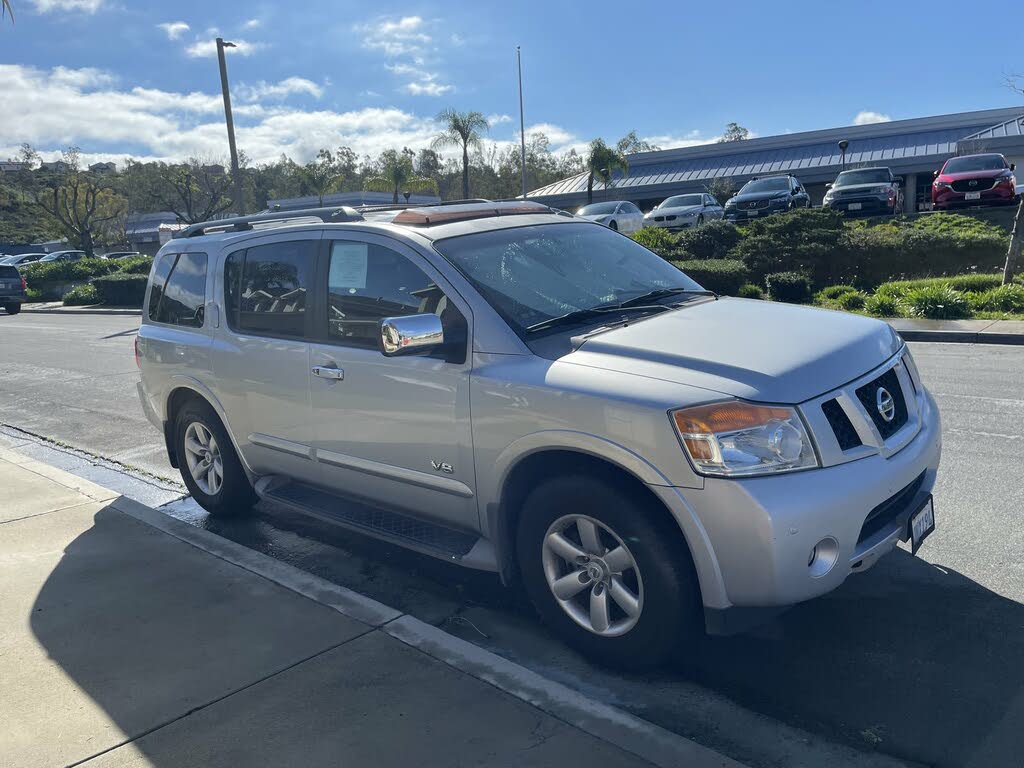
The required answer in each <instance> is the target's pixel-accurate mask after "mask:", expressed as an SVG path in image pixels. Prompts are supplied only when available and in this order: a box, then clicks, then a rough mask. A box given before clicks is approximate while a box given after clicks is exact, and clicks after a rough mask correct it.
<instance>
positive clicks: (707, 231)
mask: <svg viewBox="0 0 1024 768" xmlns="http://www.w3.org/2000/svg"><path fill="white" fill-rule="evenodd" d="M676 239H677V243H678V245H677V250H681V251H685V252H686V253H687V254H689V257H687V258H693V259H725V258H728V254H729V251H731V250H732V249H733V248H735V247H736V246H737V245H739V242H740V240H742V239H743V235H742V234H741V233H740V231H739V230H738V229H737V228H736V227H735V226H733V225H732V224H731V223H729V222H728V221H721V220H715V221H709V222H707V223H705V224H704V225H703V226H700V227H694V228H693V229H684V230H683V231H682V232H680V233H679V234H678V235H676Z"/></svg>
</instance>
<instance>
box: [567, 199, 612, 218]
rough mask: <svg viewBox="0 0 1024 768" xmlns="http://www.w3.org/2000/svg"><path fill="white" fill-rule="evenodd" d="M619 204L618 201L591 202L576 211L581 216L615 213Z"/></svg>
mask: <svg viewBox="0 0 1024 768" xmlns="http://www.w3.org/2000/svg"><path fill="white" fill-rule="evenodd" d="M618 205H619V203H618V201H616V202H612V203H591V204H590V205H584V206H583V207H582V208H580V209H579V210H578V211H576V213H577V214H579V215H580V216H595V215H597V214H599V213H615V209H616V208H617V207H618Z"/></svg>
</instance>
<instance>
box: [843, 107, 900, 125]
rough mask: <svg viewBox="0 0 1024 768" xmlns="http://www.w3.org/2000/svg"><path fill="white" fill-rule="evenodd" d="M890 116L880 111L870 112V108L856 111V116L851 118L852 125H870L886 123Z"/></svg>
mask: <svg viewBox="0 0 1024 768" xmlns="http://www.w3.org/2000/svg"><path fill="white" fill-rule="evenodd" d="M891 120H892V118H891V117H889V116H888V115H883V114H882V113H881V112H871V111H870V110H863V111H861V112H858V113H857V116H856V117H854V118H853V124H854V125H870V124H871V123H888V122H889V121H891Z"/></svg>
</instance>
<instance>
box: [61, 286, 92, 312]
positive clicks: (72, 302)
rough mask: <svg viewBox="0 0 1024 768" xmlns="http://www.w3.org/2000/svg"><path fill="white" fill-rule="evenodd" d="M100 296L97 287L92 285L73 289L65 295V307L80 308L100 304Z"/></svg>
mask: <svg viewBox="0 0 1024 768" xmlns="http://www.w3.org/2000/svg"><path fill="white" fill-rule="evenodd" d="M99 302H100V295H99V292H98V291H97V290H96V286H95V285H93V284H92V283H89V284H87V285H80V286H78V287H77V288H72V289H71V290H70V291H68V292H67V293H65V294H64V305H65V306H67V307H79V306H82V305H83V304H99Z"/></svg>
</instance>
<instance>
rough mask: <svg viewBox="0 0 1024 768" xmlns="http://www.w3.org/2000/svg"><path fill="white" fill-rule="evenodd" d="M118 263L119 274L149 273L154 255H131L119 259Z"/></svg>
mask: <svg viewBox="0 0 1024 768" xmlns="http://www.w3.org/2000/svg"><path fill="white" fill-rule="evenodd" d="M117 264H119V265H120V266H119V267H118V268H117V273H118V274H126V275H148V274H149V270H150V269H151V268H152V266H153V257H152V256H131V257H129V258H126V259H121V260H119V261H118V262H117Z"/></svg>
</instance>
